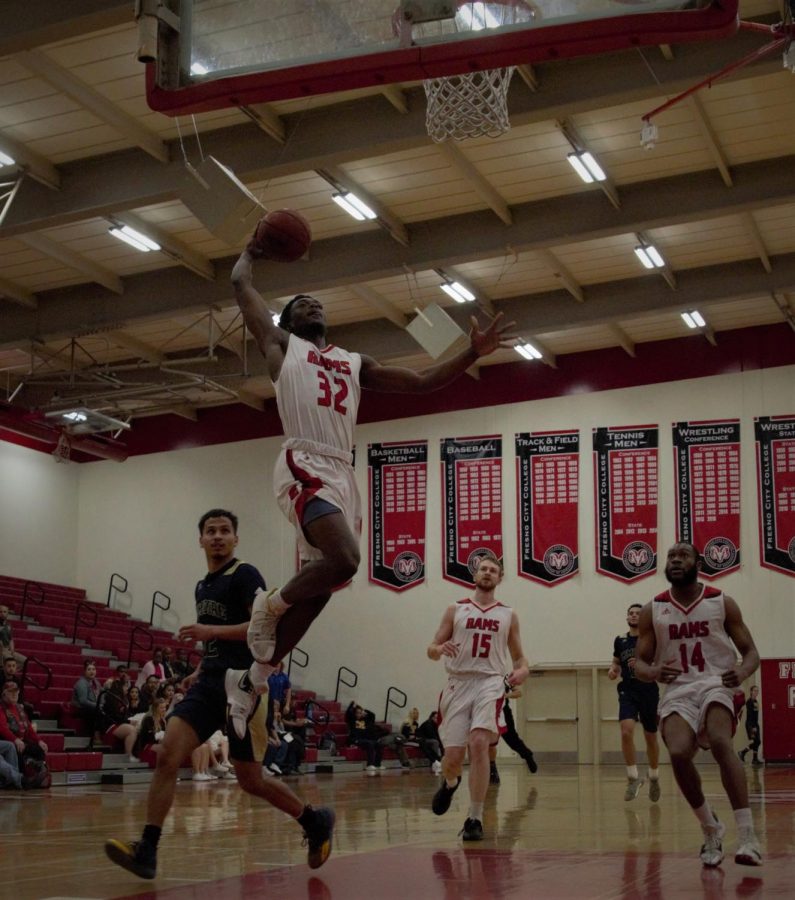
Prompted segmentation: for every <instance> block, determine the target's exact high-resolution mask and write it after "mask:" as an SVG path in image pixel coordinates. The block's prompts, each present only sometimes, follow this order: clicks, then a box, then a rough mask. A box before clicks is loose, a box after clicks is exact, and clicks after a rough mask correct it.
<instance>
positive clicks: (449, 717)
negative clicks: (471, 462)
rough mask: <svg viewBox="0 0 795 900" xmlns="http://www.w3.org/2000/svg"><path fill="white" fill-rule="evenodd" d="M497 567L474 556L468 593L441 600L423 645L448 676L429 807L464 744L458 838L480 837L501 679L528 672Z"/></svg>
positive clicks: (453, 781)
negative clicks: (438, 780) (438, 618)
mask: <svg viewBox="0 0 795 900" xmlns="http://www.w3.org/2000/svg"><path fill="white" fill-rule="evenodd" d="M502 574H503V570H502V564H501V563H500V561H499V560H498V559H497V558H496V557H494V556H493V555H487V556H483V557H481V559H480V561H479V563H478V567H477V569H476V571H475V593H474V595H473V596H472V598H471V599H470V600H459V601H458V603H454V604H453V605H452V606H448V607H447V609H446V610H445V613H444V616H443V617H442V622H441V624H440V625H439V629H438V631H437V632H436V635H435V636H434V639H433V643H432V644H431V645H430V646H429V647H428V656H429V658H430V659H434V660H438V659H441V658H442V657H445V661H444V664H445V669H446V670H447V675H448V681H447V686H446V687H445V689H444V691H442V696H441V698H440V700H439V712H440V714H441V723H440V725H439V736H440V738H441V740H442V744H443V745H444V756H443V757H442V775H443V778H444V780H443V781H442V784H441V787H440V788H439V790H438V791H437V792H436V794H435V795H434V797H433V803H432V804H431V808H432V809H433V811H434V812H435V813H436V815H437V816H441V815H443V814H444V813H446V812H447V810H448V809H449V808H450V803H451V802H452V798H453V794H454V793H455V792H456V790H457V789H458V785H459V784H460V783H461V770H462V767H463V764H464V755H465V754H466V751H467V747H469V802H470V805H469V813H468V815H467V818H466V821H465V822H464V827H463V829H462V831H461V836H462V837H463V839H464V840H465V841H482V840H483V824H482V823H483V802H484V800H485V799H486V792H487V791H488V787H489V745H490V744H494V743H496V742H497V741H498V740H499V732H500V725H499V720H500V712H501V710H502V705H503V701H504V698H505V688H506V682H507V683H508V684H510V686H511V687H516V686H518V685H520V684H521V683H522V682H523V681H524V680H525V679H526V678H527V676H528V675H529V674H530V670H529V668H528V665H527V660H526V659H525V656H524V653H523V652H522V641H521V638H520V636H519V619H518V618H517V616H516V613H515V612H514V611H513V610H512V609H510V607H508V606H503V604H502V603H500V602H499V601H498V600H497V599H496V598H495V596H494V592H495V591H496V589H497V585H498V584H499V583H500V582H501V581H502ZM506 675H507V679H506Z"/></svg>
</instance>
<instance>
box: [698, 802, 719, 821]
mask: <svg viewBox="0 0 795 900" xmlns="http://www.w3.org/2000/svg"><path fill="white" fill-rule="evenodd" d="M693 812H694V813H695V815H696V818H697V819H698V821H699V822H701V824H702V825H714V824H715V822H717V819H716V818H715V813H714V812H712V809H711V808H710V805H709V803H707V801H706V800H705V801H704V803H703V805H702V806H699V808H698V809H693Z"/></svg>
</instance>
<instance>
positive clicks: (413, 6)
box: [401, 0, 534, 143]
mask: <svg viewBox="0 0 795 900" xmlns="http://www.w3.org/2000/svg"><path fill="white" fill-rule="evenodd" d="M434 6H435V7H436V8H437V9H441V8H444V7H446V15H447V18H436V19H432V18H431V17H432V16H433V15H434V14H433V12H432V9H431V8H432V7H434ZM401 7H402V9H403V13H404V21H405V19H406V18H409V17H411V18H413V21H412V22H411V26H412V35H413V36H415V37H420V38H424V37H435V36H438V35H439V34H440V33H441V34H444V35H445V36H447V35H449V34H455V33H458V34H464V33H472V32H483V31H486V30H488V29H495V28H503V27H504V26H510V25H519V24H526V23H527V22H530V21H532V19H533V17H534V11H533V9H532V8H531V7H530V6H528V5H527V3H525V2H524V0H502V2H490V3H486V2H470V0H454V2H450V3H446V4H444V3H443V4H438V3H436V4H434V3H427V2H426V3H423V2H422V0H420V2H417V0H408V2H407V0H404V2H403V3H402V4H401ZM425 7H429V8H428V10H427V12H426V13H425V15H427V16H428V18H423V14H422V13H419V14H418V12H417V9H418V8H425ZM515 69H516V67H515V66H509V67H507V68H504V69H483V70H477V71H474V72H466V73H464V74H461V75H450V76H448V77H446V78H427V79H425V80H424V81H423V83H422V84H423V87H424V88H425V97H426V100H427V102H428V107H427V112H426V115H425V125H426V127H427V129H428V134H429V136H430V137H431V139H432V140H434V141H435V142H436V143H441V142H442V141H446V140H448V139H452V140H454V141H464V140H467V139H468V138H475V137H499V136H500V135H501V134H505V132H506V131H509V130H510V127H511V122H510V119H509V118H508V87H509V86H510V83H511V78H512V76H513V73H514V71H515Z"/></svg>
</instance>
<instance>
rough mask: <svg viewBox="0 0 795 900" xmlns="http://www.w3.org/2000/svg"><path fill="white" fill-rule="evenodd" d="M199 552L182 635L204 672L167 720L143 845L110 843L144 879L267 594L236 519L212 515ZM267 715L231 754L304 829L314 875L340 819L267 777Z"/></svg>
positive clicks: (254, 785) (119, 860)
mask: <svg viewBox="0 0 795 900" xmlns="http://www.w3.org/2000/svg"><path fill="white" fill-rule="evenodd" d="M199 545H200V546H201V548H202V549H203V550H204V553H205V556H206V558H207V569H208V571H207V575H205V577H204V578H203V579H202V580H201V581H200V582H199V583H198V584H197V585H196V615H197V619H198V623H197V624H196V625H184V626H183V627H182V628H180V630H179V633H180V637H181V638H185V639H192V640H197V641H203V642H204V651H205V652H204V656H203V658H202V661H201V666H200V667H199V669H198V670H197V671H196V672H195V673H194V674H193V675H191V676H190V677H189V678H187V679H185V681H186V682H187V683H189V684H190V688H189V689H188V692H187V694H186V695H185V698H184V699H183V700H182V701H181V702H179V703H178V704H177V705H176V707H175V708H174V711H173V712H172V713H171V715H170V716H169V718H168V724H167V725H166V733H165V737H164V738H163V743H162V745H161V750H160V753H159V754H158V757H157V768H156V769H155V774H154V777H153V779H152V782H151V784H150V785H149V794H148V798H147V809H146V825H145V827H144V829H143V834H142V836H141V839H140V840H139V841H133V842H129V843H128V842H125V841H117V840H115V839H114V840H109V841H107V842H106V843H105V852H106V853H107V855H108V856H109V857H110V859H111V860H112V861H113V862H115V863H116V864H117V865H119V866H122V867H123V868H125V869H128V870H129V871H130V872H134V873H135V874H136V875H138V876H139V877H140V878H154V877H155V874H156V869H157V846H158V843H159V841H160V832H161V829H162V827H163V822H164V821H165V819H166V816H167V815H168V812H169V810H170V809H171V805H172V804H173V802H174V792H175V789H176V785H177V777H178V775H179V767H180V766H181V765H182V761H183V760H184V759H186V758H188V757H190V755H191V753H192V752H193V751H194V750H195V749H196V748H197V747H198V746H199V745H200V744H202V743H203V742H204V741H206V740H207V739H208V738H209V737H210V735H211V734H213V733H214V732H215V731H217V730H218V729H219V728H222V727H223V725H224V720H225V718H226V696H225V691H224V674H225V672H226V670H227V669H228V668H229V667H230V666H233V667H237V668H240V667H241V666H245V665H246V664H247V663H250V661H251V654H250V653H249V650H248V647H247V646H246V643H245V638H246V630H247V628H248V620H249V614H250V610H251V602H252V600H253V598H254V592H255V591H256V590H257V589H258V588H263V587H265V582H264V581H263V579H262V575H260V573H259V572H258V571H257V569H255V568H254V566H251V565H249V564H248V563H244V562H242V561H241V560H239V559H237V558H236V557H235V547H236V546H237V517H236V516H235V515H234V514H233V513H231V512H229V511H228V510H224V509H211V510H210V511H209V512H207V513H205V514H204V515H203V516H202V517H201V519H200V520H199ZM266 712H267V711H266V709H265V705H264V704H259V705H258V706H257V710H256V711H255V713H254V714H253V715H252V717H251V719H250V721H249V723H248V726H247V728H246V731H245V733H244V734H243V736H242V738H241V737H238V736H237V735H236V734H234V733H230V734H229V754H230V756H231V758H232V761H233V762H234V764H235V774H236V776H237V780H238V784H239V785H240V787H241V788H242V789H243V790H244V791H246V793H248V794H252V795H253V796H255V797H261V798H262V799H263V800H267V801H268V802H269V803H270V804H272V805H273V806H275V807H276V808H277V809H279V810H281V811H282V812H284V813H286V814H287V815H289V816H292V817H293V818H294V819H296V820H297V822H298V824H299V825H300V826H301V827H302V828H303V829H304V837H305V839H306V844H307V847H308V862H309V866H310V868H313V869H316V868H318V866H321V865H323V863H324V862H325V861H326V859H327V858H328V855H329V853H330V852H331V841H332V832H333V828H334V812H333V811H332V810H331V809H327V808H325V807H319V808H318V809H313V808H312V807H311V806H305V805H304V803H303V802H302V801H301V800H299V799H298V797H297V796H296V795H295V794H294V793H293V792H292V791H291V790H290V788H288V787H287V785H286V784H282V783H281V782H279V781H277V780H276V779H274V778H263V776H262V760H263V757H264V755H265V748H266V746H267V740H268V733H267V725H266Z"/></svg>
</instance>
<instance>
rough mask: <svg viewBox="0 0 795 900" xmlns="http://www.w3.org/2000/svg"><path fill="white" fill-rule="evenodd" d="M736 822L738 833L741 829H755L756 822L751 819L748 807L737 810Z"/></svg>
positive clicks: (735, 814)
mask: <svg viewBox="0 0 795 900" xmlns="http://www.w3.org/2000/svg"><path fill="white" fill-rule="evenodd" d="M734 821H735V822H736V823H737V830H738V831H739V830H740V829H741V828H753V827H754V820H753V819H752V818H751V810H750V809H749V808H748V807H746V808H745V809H735V810H734Z"/></svg>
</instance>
